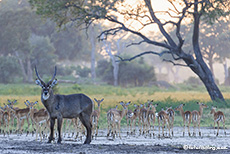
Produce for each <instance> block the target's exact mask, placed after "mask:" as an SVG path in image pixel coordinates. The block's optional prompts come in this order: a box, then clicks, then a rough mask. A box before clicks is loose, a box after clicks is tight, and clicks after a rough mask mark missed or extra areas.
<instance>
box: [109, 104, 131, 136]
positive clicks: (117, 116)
mask: <svg viewBox="0 0 230 154" xmlns="http://www.w3.org/2000/svg"><path fill="white" fill-rule="evenodd" d="M130 103H131V102H128V103H126V104H125V103H124V102H120V104H121V105H122V107H123V110H122V111H120V110H117V109H110V110H109V111H108V112H107V120H108V134H107V137H108V136H109V134H110V132H111V134H112V136H113V139H114V138H115V134H116V133H117V131H118V133H119V137H120V138H121V133H120V125H121V120H122V119H123V117H124V116H125V115H126V114H127V112H128V105H129V104H130ZM116 127H117V130H116Z"/></svg>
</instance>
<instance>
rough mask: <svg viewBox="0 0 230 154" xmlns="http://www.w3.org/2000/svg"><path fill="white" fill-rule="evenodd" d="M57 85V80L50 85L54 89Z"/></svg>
mask: <svg viewBox="0 0 230 154" xmlns="http://www.w3.org/2000/svg"><path fill="white" fill-rule="evenodd" d="M56 84H57V79H54V80H53V81H52V83H51V84H50V86H51V87H54V86H55V85H56Z"/></svg>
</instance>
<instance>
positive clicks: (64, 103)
mask: <svg viewBox="0 0 230 154" xmlns="http://www.w3.org/2000/svg"><path fill="white" fill-rule="evenodd" d="M55 104H56V106H55V109H56V110H58V111H60V112H61V113H62V116H63V118H75V117H77V116H78V115H79V114H80V113H81V112H83V111H84V113H89V115H90V114H91V113H92V111H93V101H92V100H91V99H90V98H89V97H88V96H86V95H84V94H72V95H55Z"/></svg>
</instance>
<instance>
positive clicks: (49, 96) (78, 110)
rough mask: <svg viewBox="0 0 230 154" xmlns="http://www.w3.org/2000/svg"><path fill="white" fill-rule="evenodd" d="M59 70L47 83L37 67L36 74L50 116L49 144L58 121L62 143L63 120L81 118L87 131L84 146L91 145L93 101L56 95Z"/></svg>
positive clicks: (74, 96)
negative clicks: (54, 90)
mask: <svg viewBox="0 0 230 154" xmlns="http://www.w3.org/2000/svg"><path fill="white" fill-rule="evenodd" d="M56 71H57V68H56V67H55V71H54V74H53V77H52V79H51V80H50V81H49V82H48V83H45V82H44V81H43V80H42V79H41V78H40V76H39V74H38V71H37V68H36V66H35V72H36V75H37V79H36V81H35V82H36V84H37V85H39V86H41V87H42V92H41V101H42V103H43V105H44V106H45V108H46V109H47V111H48V113H49V115H50V136H49V140H48V143H51V141H52V140H54V137H53V135H54V124H55V119H57V123H58V125H57V130H58V141H57V143H61V128H62V122H63V118H69V119H72V118H77V117H79V118H80V120H81V122H82V124H83V125H84V126H85V128H86V130H87V137H86V140H85V142H84V144H90V142H91V133H92V130H91V129H92V125H91V122H90V116H91V114H92V111H93V101H92V100H91V99H90V98H89V97H88V96H86V95H84V94H72V95H59V94H57V95H54V94H53V90H52V87H54V86H55V85H56V84H57V79H56V78H55V76H56Z"/></svg>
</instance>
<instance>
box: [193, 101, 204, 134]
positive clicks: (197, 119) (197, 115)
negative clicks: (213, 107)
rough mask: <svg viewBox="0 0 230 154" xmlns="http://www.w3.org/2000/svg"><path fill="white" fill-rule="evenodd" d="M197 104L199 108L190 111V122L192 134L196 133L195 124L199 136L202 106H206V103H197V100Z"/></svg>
mask: <svg viewBox="0 0 230 154" xmlns="http://www.w3.org/2000/svg"><path fill="white" fill-rule="evenodd" d="M197 104H199V107H200V110H199V111H197V110H194V111H192V123H193V126H194V128H193V136H195V135H196V126H197V125H198V129H199V136H201V132H200V120H201V117H202V114H203V108H207V107H208V106H207V105H206V104H203V103H199V102H197Z"/></svg>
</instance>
